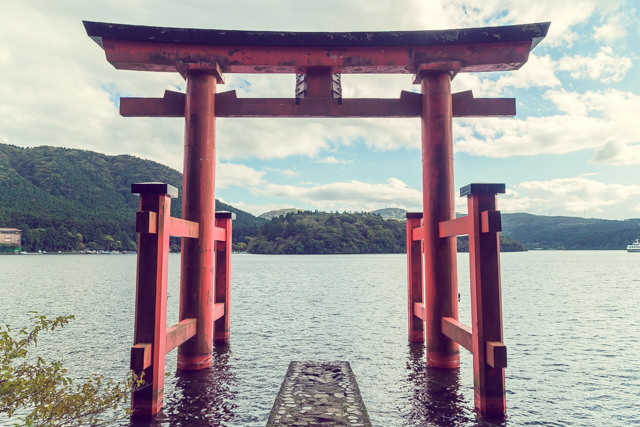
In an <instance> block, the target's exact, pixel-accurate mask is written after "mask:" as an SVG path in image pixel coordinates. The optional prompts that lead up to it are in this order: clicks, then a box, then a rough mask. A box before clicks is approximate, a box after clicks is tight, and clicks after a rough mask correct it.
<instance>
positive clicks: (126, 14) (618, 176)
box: [0, 0, 640, 219]
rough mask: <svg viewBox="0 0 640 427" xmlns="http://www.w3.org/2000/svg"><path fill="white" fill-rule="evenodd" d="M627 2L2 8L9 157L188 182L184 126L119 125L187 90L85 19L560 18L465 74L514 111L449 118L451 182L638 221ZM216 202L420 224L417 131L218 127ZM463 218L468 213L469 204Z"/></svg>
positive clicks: (66, 3)
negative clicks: (61, 157)
mask: <svg viewBox="0 0 640 427" xmlns="http://www.w3.org/2000/svg"><path fill="white" fill-rule="evenodd" d="M635 5H637V3H636V2H634V1H631V0H630V1H624V0H606V1H605V0H572V1H562V0H536V1H535V2H532V1H525V0H511V1H508V0H428V1H427V0H419V1H418V0H416V1H402V0H389V1H387V0H384V1H378V0H376V1H373V0H339V1H338V0H336V1H334V0H325V1H322V2H318V1H302V0H297V1H293V0H289V1H287V0H270V1H258V0H256V1H250V0H234V1H229V0H225V1H218V0H181V1H169V0H144V1H142V0H126V1H125V0H104V1H102V0H92V1H81V0H76V1H72V0H56V1H51V0H41V1H36V0H33V1H32V0H21V1H6V0H5V1H2V2H1V3H0V143H7V144H13V145H17V146H21V147H33V146H40V145H54V146H61V147H69V148H80V149H86V150H93V151H98V152H102V153H106V154H131V155H135V156H138V157H142V158H145V159H150V160H154V161H157V162H160V163H163V164H165V165H168V166H170V167H172V168H175V169H177V170H180V171H181V170H182V157H183V156H182V153H183V132H184V120H183V119H176V118H122V117H120V116H119V114H118V103H119V97H120V96H139V97H158V96H161V95H162V93H163V91H164V90H165V89H172V90H181V91H184V86H185V85H184V81H183V79H182V78H181V77H180V76H179V75H178V74H167V73H149V72H134V71H117V70H115V69H114V68H113V67H112V66H111V65H110V64H109V63H108V62H107V61H106V59H105V57H104V52H103V51H102V49H100V48H99V46H98V45H96V44H95V43H94V42H93V41H92V40H91V39H90V38H89V37H88V36H87V35H86V33H85V31H84V27H83V26H82V20H93V21H103V22H116V23H125V24H137V25H154V26H171V27H193V28H215V29H238V30H290V31H388V30H431V29H448V28H463V27H479V26H492V25H508V24H525V23H533V22H545V21H551V28H550V30H549V34H548V36H547V38H545V39H544V40H543V41H542V42H541V43H540V44H539V45H538V46H537V47H536V48H535V50H533V52H532V54H531V56H530V59H529V62H528V63H527V64H526V65H525V66H524V67H522V68H521V69H520V70H519V71H514V72H508V73H483V74H460V75H458V76H456V78H455V79H454V80H453V91H454V92H455V91H460V90H469V89H471V90H473V92H474V95H475V96H476V97H480V96H484V97H515V98H516V99H517V109H518V114H517V115H516V117H515V118H501V119H487V118H474V119H454V124H453V134H454V147H455V185H456V188H459V187H461V186H463V185H465V184H468V183H470V182H504V183H506V184H507V194H506V195H503V196H500V199H499V200H500V201H499V205H500V209H501V210H502V211H503V212H530V213H535V214H543V215H569V216H587V217H597V218H611V219H624V218H632V217H636V218H637V217H640V182H639V181H640V178H639V174H638V171H639V170H640V167H639V166H640V68H639V65H638V63H639V57H638V46H640V37H639V33H640V19H639V16H638V11H637V10H636V9H635ZM226 77H227V81H226V84H225V85H221V86H219V88H218V91H226V90H231V89H236V90H237V91H238V94H239V96H252V97H260V96H269V97H291V96H293V92H294V85H295V81H294V77H293V76H292V75H272V76H267V75H237V74H236V75H227V76H226ZM342 86H343V96H344V97H390V98H396V97H398V96H399V94H400V91H401V90H414V91H415V90H418V89H419V88H418V87H417V86H414V85H413V84H412V76H410V75H391V76H382V75H373V76H362V75H343V76H342ZM216 125H217V154H218V164H217V171H216V175H217V178H216V179H217V189H216V190H217V191H216V196H217V197H218V198H220V199H223V200H224V201H226V202H227V203H230V204H232V205H234V206H236V207H239V208H241V209H244V210H247V211H249V212H252V213H254V214H260V213H262V212H265V211H267V210H270V209H275V208H282V207H297V208H306V209H318V210H331V211H333V210H339V211H343V210H348V211H363V210H373V209H378V208H383V207H401V208H405V209H408V210H420V207H421V191H422V188H421V186H422V180H421V160H420V156H421V154H420V127H419V120H418V119H385V120H380V119H375V120H367V119H358V120H356V119H232V118H229V119H218V120H217V122H216ZM460 202H461V204H460V207H459V209H458V210H459V211H464V201H463V200H462V199H460Z"/></svg>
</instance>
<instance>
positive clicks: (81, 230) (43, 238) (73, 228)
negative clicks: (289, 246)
mask: <svg viewBox="0 0 640 427" xmlns="http://www.w3.org/2000/svg"><path fill="white" fill-rule="evenodd" d="M151 181H160V182H166V183H168V184H171V185H173V186H174V187H176V188H177V189H178V197H177V198H176V199H173V200H172V201H171V213H172V215H173V216H175V217H180V216H181V209H182V174H181V173H180V172H178V171H176V170H174V169H171V168H169V167H167V166H164V165H161V164H159V163H156V162H153V161H149V160H143V159H140V158H137V157H133V156H128V155H120V156H108V155H104V154H100V153H96V152H92V151H85V150H74V149H68V148H59V147H47V146H44V147H35V148H20V147H16V146H12V145H6V144H0V227H16V228H20V229H22V230H23V246H24V247H25V250H38V249H46V250H78V249H83V248H87V249H106V250H133V249H135V241H136V233H135V212H136V211H137V210H138V200H139V199H138V196H136V195H133V194H131V184H132V183H135V182H151ZM216 210H219V211H221V210H227V211H231V212H234V213H235V214H236V221H234V225H233V227H234V229H233V237H234V242H235V243H236V244H244V245H246V244H247V243H248V238H249V236H250V235H252V234H254V233H255V231H256V230H257V228H258V227H259V226H260V225H261V224H263V223H264V222H265V220H263V219H258V218H256V217H254V216H253V215H251V214H249V213H247V212H244V211H241V210H239V209H236V208H234V207H232V206H229V205H227V204H225V203H222V202H220V201H216Z"/></svg>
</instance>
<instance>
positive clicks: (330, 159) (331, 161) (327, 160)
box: [317, 156, 353, 165]
mask: <svg viewBox="0 0 640 427" xmlns="http://www.w3.org/2000/svg"><path fill="white" fill-rule="evenodd" d="M317 162H318V163H327V164H333V165H347V164H350V163H353V162H352V161H351V160H343V159H337V158H336V157H335V156H327V157H325V158H323V159H320V160H318V161H317Z"/></svg>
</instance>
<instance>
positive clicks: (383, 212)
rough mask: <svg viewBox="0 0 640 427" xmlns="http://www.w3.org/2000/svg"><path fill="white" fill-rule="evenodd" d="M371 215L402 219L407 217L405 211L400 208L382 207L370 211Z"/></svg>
mask: <svg viewBox="0 0 640 427" xmlns="http://www.w3.org/2000/svg"><path fill="white" fill-rule="evenodd" d="M371 213H372V214H373V215H380V216H381V217H382V218H384V219H397V220H400V221H404V220H406V219H407V211H406V210H404V209H400V208H383V209H377V210H375V211H372V212H371Z"/></svg>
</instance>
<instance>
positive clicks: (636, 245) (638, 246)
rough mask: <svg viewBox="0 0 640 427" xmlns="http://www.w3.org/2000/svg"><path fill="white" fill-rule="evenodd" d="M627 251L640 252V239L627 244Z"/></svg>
mask: <svg viewBox="0 0 640 427" xmlns="http://www.w3.org/2000/svg"><path fill="white" fill-rule="evenodd" d="M627 252H640V240H639V239H636V241H635V242H633V243H632V244H630V245H627Z"/></svg>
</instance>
